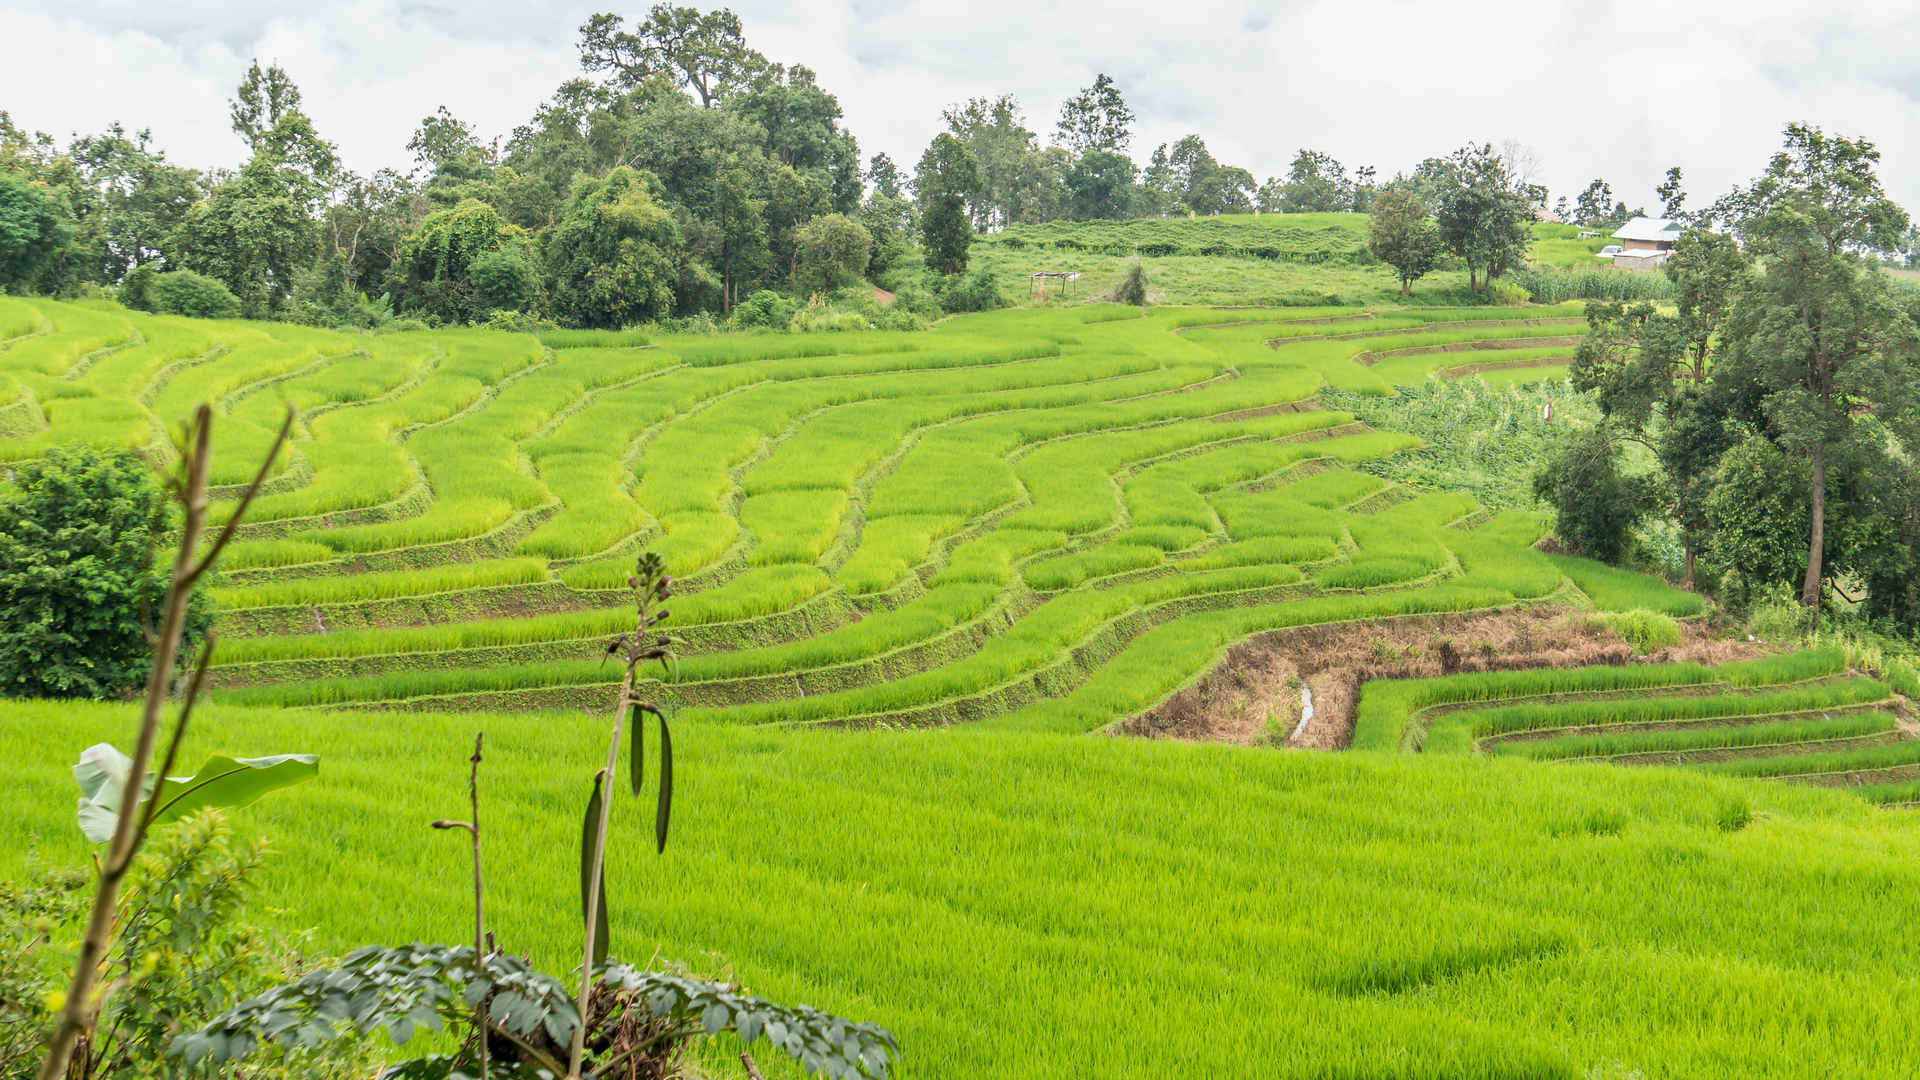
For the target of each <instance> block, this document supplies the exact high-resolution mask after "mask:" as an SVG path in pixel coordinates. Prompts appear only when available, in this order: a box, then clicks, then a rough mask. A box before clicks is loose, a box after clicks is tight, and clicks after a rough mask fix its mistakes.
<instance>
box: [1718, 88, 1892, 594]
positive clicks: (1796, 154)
mask: <svg viewBox="0 0 1920 1080" xmlns="http://www.w3.org/2000/svg"><path fill="white" fill-rule="evenodd" d="M1879 161H1880V152H1879V150H1878V149H1877V148H1876V147H1874V145H1873V144H1872V143H1870V142H1867V141H1866V140H1864V139H1858V140H1855V139H1846V138H1841V137H1837V136H1829V135H1827V134H1826V133H1824V132H1822V131H1821V130H1820V129H1818V128H1812V127H1807V126H1804V125H1801V124H1793V125H1790V126H1789V127H1788V128H1787V131H1786V145H1785V147H1784V148H1783V149H1782V150H1781V151H1780V152H1779V153H1778V154H1776V155H1774V157H1773V160H1772V162H1771V163H1770V164H1769V166H1768V169H1767V171H1766V172H1765V173H1764V174H1762V175H1761V177H1760V178H1759V179H1757V180H1755V181H1754V182H1753V184H1752V185H1750V186H1749V187H1746V188H1744V189H1740V190H1738V191H1735V192H1734V193H1733V194H1732V195H1729V196H1728V197H1727V198H1726V199H1724V200H1722V202H1721V203H1720V204H1719V206H1718V207H1717V210H1718V212H1720V213H1722V214H1724V215H1725V216H1726V217H1727V218H1728V219H1729V220H1730V221H1731V222H1732V223H1733V226H1734V229H1735V231H1736V232H1737V234H1738V235H1739V237H1740V239H1741V241H1742V242H1743V243H1744V244H1745V245H1746V247H1747V248H1748V249H1749V250H1750V251H1752V252H1754V253H1755V254H1756V255H1758V256H1759V257H1760V259H1761V263H1762V265H1763V266H1764V271H1763V272H1762V273H1760V274H1759V275H1758V276H1757V277H1755V278H1754V279H1753V281H1752V283H1751V284H1750V285H1749V286H1748V287H1747V288H1746V289H1744V290H1743V291H1742V293H1741V295H1740V298H1739V300H1738V301H1737V302H1736V303H1735V304H1734V305H1733V310H1732V314H1731V316H1730V317H1729V318H1728V319H1727V323H1726V326H1725V328H1724V330H1723V331H1722V333H1723V336H1724V337H1725V338H1726V340H1727V352H1728V357H1729V360H1728V362H1730V363H1733V364H1736V365H1738V369H1739V372H1740V374H1741V375H1742V376H1744V377H1745V378H1748V379H1750V380H1751V381H1752V382H1753V383H1754V384H1755V385H1756V386H1757V387H1758V388H1759V389H1760V391H1761V393H1762V394H1763V395H1764V398H1763V408H1764V410H1765V412H1766V416H1767V420H1768V425H1769V429H1770V430H1769V434H1770V436H1771V437H1772V439H1773V440H1774V441H1775V442H1776V443H1777V444H1778V445H1779V446H1780V448H1781V449H1782V450H1783V451H1785V452H1786V453H1787V454H1789V455H1790V456H1792V457H1793V458H1795V459H1798V460H1803V461H1806V462H1807V463H1808V465H1809V468H1810V475H1809V485H1810V486H1809V490H1808V498H1809V500H1810V505H1809V521H1810V529H1809V536H1808V541H1807V564H1806V573H1805V576H1804V578H1803V579H1802V581H1801V586H1800V601H1801V603H1803V604H1805V605H1806V606H1808V607H1809V608H1817V606H1818V605H1819V603H1820V597H1821V591H1822V585H1823V583H1824V581H1825V576H1826V567H1825V564H1824V562H1823V555H1824V552H1825V549H1826V545H1827V537H1826V526H1827V487H1828V472H1829V468H1830V466H1832V465H1833V464H1835V462H1836V460H1838V459H1839V458H1841V457H1842V456H1843V455H1844V454H1845V453H1846V452H1847V448H1848V447H1849V446H1850V445H1852V443H1853V442H1854V439H1855V436H1856V429H1857V427H1858V425H1859V422H1860V419H1861V417H1862V416H1864V415H1867V414H1876V415H1879V416H1882V417H1887V418H1897V417H1902V416H1906V415H1911V414H1912V412H1913V409H1914V406H1915V401H1914V393H1915V391H1916V389H1917V388H1916V386H1915V383H1914V378H1915V371H1914V364H1913V361H1914V355H1915V352H1916V335H1915V331H1914V327H1913V324H1912V322H1911V321H1910V320H1909V319H1908V317H1907V315H1906V313H1905V312H1904V311H1902V310H1901V309H1900V307H1899V305H1898V304H1897V303H1896V302H1895V301H1894V298H1893V297H1892V295H1891V291H1890V288H1889V286H1888V284H1887V279H1886V277H1885V276H1884V275H1882V274H1880V273H1878V272H1877V271H1874V270H1870V269H1869V268H1867V267H1866V266H1865V265H1864V262H1863V260H1862V258H1861V253H1862V252H1864V251H1867V250H1872V249H1878V248H1881V247H1883V246H1884V245H1885V244H1886V243H1887V242H1888V241H1889V240H1890V239H1891V238H1894V237H1898V236H1900V235H1901V234H1903V233H1904V232H1905V231H1906V229H1907V226H1908V219H1907V215H1906V212H1905V211H1903V210H1901V209H1900V208H1899V207H1898V206H1896V205H1894V203H1893V201H1892V200H1891V199H1889V198H1887V196H1886V192H1885V191H1884V189H1882V187H1881V185H1880V180H1879V177H1878V176H1877V175H1875V172H1874V167H1875V166H1876V165H1877V164H1878V163H1879Z"/></svg>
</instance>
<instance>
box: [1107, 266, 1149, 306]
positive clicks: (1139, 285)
mask: <svg viewBox="0 0 1920 1080" xmlns="http://www.w3.org/2000/svg"><path fill="white" fill-rule="evenodd" d="M1107 299H1109V300H1112V301H1113V302H1114V303H1116V304H1128V305H1131V306H1133V307H1146V306H1147V268H1146V266H1145V265H1143V264H1142V263H1141V262H1140V258H1139V256H1137V255H1136V256H1135V257H1133V258H1131V259H1128V260H1127V270H1126V273H1124V274H1122V275H1121V276H1120V280H1119V282H1118V283H1117V284H1115V285H1114V287H1113V292H1111V293H1109V294H1108V295H1107Z"/></svg>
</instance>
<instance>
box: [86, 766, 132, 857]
mask: <svg viewBox="0 0 1920 1080" xmlns="http://www.w3.org/2000/svg"><path fill="white" fill-rule="evenodd" d="M132 771H133V759H132V758H130V757H128V756H127V755H125V754H123V753H121V752H120V751H119V750H117V749H115V748H114V746H113V744H112V743H95V744H93V745H92V746H89V747H87V748H86V749H85V750H82V751H80V759H79V760H78V761H75V762H74V763H73V779H74V780H75V782H77V783H78V784H79V785H80V808H79V812H78V814H77V817H78V819H79V823H80V831H81V832H82V833H84V834H85V835H86V838H87V839H88V840H90V841H92V842H93V843H96V844H103V843H105V842H107V841H108V840H110V839H112V838H113V829H114V825H115V824H117V823H118V821H119V819H120V795H121V793H122V791H123V790H124V789H125V787H126V783H127V774H128V773H130V772H132Z"/></svg>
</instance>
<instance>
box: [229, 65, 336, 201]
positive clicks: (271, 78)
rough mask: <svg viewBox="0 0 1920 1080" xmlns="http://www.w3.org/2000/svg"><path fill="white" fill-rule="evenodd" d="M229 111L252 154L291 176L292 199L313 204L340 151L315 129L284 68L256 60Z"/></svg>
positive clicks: (326, 187)
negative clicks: (294, 197)
mask: <svg viewBox="0 0 1920 1080" xmlns="http://www.w3.org/2000/svg"><path fill="white" fill-rule="evenodd" d="M228 115H229V118H230V119H231V120H232V123H233V131H234V134H236V135H239V136H240V137H241V138H242V139H245V140H246V142H247V147H248V149H250V150H251V151H252V152H253V156H254V157H255V158H263V157H264V158H267V159H269V160H271V161H272V162H273V163H274V164H275V165H276V166H277V167H279V169H280V170H281V171H282V172H283V174H284V175H286V176H287V177H289V178H291V179H292V180H293V181H294V182H293V185H292V186H293V187H294V188H295V189H296V198H298V199H299V200H300V201H301V202H302V203H303V204H304V205H305V206H306V207H307V208H308V209H317V208H318V207H319V205H320V202H321V200H322V199H323V198H324V197H325V195H326V194H327V192H328V191H329V190H331V189H332V187H333V183H334V180H335V179H336V178H337V175H338V173H339V170H340V155H339V152H338V151H337V150H336V149H335V148H334V145H333V144H332V143H330V142H327V141H326V140H325V139H322V138H321V137H320V135H319V133H318V132H316V131H315V130H314V127H313V119H312V118H311V117H309V116H308V115H307V114H306V113H305V112H304V111H302V109H301V108H300V88H299V87H298V86H295V85H294V83H293V79H292V78H291V77H289V76H288V75H287V73H286V71H285V70H284V69H283V68H281V67H280V65H278V64H270V65H268V66H267V67H265V68H262V67H261V66H260V61H258V60H255V61H254V62H253V63H252V64H251V65H249V66H248V68H247V73H246V75H245V77H243V78H242V79H241V81H240V86H239V88H238V89H237V90H235V91H234V97H233V99H232V100H231V101H230V102H229V103H228Z"/></svg>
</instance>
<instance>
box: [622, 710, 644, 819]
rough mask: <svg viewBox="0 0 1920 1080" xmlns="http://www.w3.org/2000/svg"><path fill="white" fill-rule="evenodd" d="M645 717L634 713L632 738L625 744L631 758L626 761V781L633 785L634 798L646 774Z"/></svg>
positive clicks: (638, 792)
mask: <svg viewBox="0 0 1920 1080" xmlns="http://www.w3.org/2000/svg"><path fill="white" fill-rule="evenodd" d="M645 720H646V717H645V716H641V715H636V716H635V717H634V718H633V738H632V739H631V740H629V741H628V743H627V746H628V750H629V753H630V754H631V760H629V761H628V763H627V782H628V783H629V784H632V785H633V796H634V798H636V799H637V798H639V797H640V782H641V781H642V780H645V779H646V776H647V725H646V724H645V722H644V721H645Z"/></svg>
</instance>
